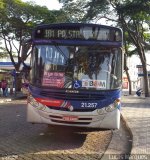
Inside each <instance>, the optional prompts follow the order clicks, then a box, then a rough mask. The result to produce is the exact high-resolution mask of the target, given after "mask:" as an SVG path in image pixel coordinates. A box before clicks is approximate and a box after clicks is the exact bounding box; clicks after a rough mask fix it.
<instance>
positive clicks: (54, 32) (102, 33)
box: [35, 27, 122, 41]
mask: <svg viewBox="0 0 150 160" xmlns="http://www.w3.org/2000/svg"><path fill="white" fill-rule="evenodd" d="M35 38H38V39H66V40H67V39H68V40H106V41H121V38H122V37H121V32H119V30H115V29H111V28H104V27H78V28H71V27H70V28H54V27H53V28H40V29H37V30H36V32H35Z"/></svg>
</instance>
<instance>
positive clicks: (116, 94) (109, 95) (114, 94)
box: [29, 87, 121, 109]
mask: <svg viewBox="0 0 150 160" xmlns="http://www.w3.org/2000/svg"><path fill="white" fill-rule="evenodd" d="M29 88H30V92H31V93H32V96H33V97H34V98H41V99H42V98H43V99H48V98H50V97H45V96H42V95H40V94H39V93H40V91H41V89H38V88H36V89H32V87H29ZM81 92H83V91H81ZM95 93H97V94H100V95H104V97H105V98H103V99H100V100H84V99H83V100H68V99H67V100H66V99H63V100H64V101H66V102H69V103H70V104H71V105H72V106H73V108H74V109H87V108H83V107H81V103H96V104H97V105H96V108H97V109H100V108H103V107H107V106H109V105H110V104H112V103H114V101H115V100H116V99H118V98H120V97H121V90H120V89H118V90H113V91H112V90H111V91H102V92H95ZM53 99H54V98H53ZM54 100H55V99H54ZM56 100H59V99H56ZM89 108H90V107H88V109H89ZM91 108H92V107H91Z"/></svg>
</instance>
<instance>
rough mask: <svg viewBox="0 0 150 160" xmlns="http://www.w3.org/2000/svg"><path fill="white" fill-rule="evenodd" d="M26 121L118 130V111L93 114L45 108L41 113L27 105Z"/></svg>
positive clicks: (95, 112) (94, 112)
mask: <svg viewBox="0 0 150 160" xmlns="http://www.w3.org/2000/svg"><path fill="white" fill-rule="evenodd" d="M27 121H28V122H31V123H45V124H52V125H65V126H75V127H88V128H105V129H119V128H120V110H119V109H118V108H116V109H115V110H113V111H111V112H107V113H104V114H99V113H98V112H97V110H95V111H93V112H68V111H58V110H53V109H49V108H47V109H46V110H44V111H43V110H39V109H37V108H35V107H33V106H32V105H31V104H30V103H28V106H27Z"/></svg>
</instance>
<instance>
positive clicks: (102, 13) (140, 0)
mask: <svg viewBox="0 0 150 160" xmlns="http://www.w3.org/2000/svg"><path fill="white" fill-rule="evenodd" d="M80 1H82V0H78V1H77V2H78V3H80ZM61 2H63V3H64V6H63V8H64V10H65V11H66V12H67V10H68V11H69V10H71V11H72V12H73V11H74V8H76V7H77V6H76V7H75V6H74V7H72V6H71V5H69V4H70V3H72V2H73V0H61ZM81 10H83V11H84V12H82V13H84V15H83V14H82V15H81V16H82V18H81V19H80V21H84V22H85V21H86V22H91V21H99V22H100V20H101V19H102V18H105V19H106V20H109V21H113V22H114V25H115V24H116V25H117V26H119V27H121V28H123V31H124V32H126V33H127V34H128V36H129V39H130V41H131V43H132V45H133V46H134V47H136V50H137V53H138V55H139V57H140V60H141V63H142V66H143V73H144V89H145V96H146V97H149V91H148V72H147V60H146V56H145V48H147V49H149V48H150V45H149V37H150V34H149V33H148V32H146V31H149V25H150V12H149V10H150V0H106V1H99V0H86V1H84V5H83V6H82V8H81ZM79 13H80V12H79ZM126 40H127V39H125V41H126ZM126 51H127V50H126ZM126 54H128V53H126Z"/></svg>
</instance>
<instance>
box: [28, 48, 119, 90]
mask: <svg viewBox="0 0 150 160" xmlns="http://www.w3.org/2000/svg"><path fill="white" fill-rule="evenodd" d="M121 59H122V57H121V50H120V49H116V48H114V49H106V48H102V47H100V46H58V45H57V46H56V45H36V46H34V48H33V54H32V59H31V66H32V70H31V72H30V80H31V83H32V84H33V85H37V86H42V87H55V88H72V89H93V90H106V89H115V88H118V87H120V86H121V70H122V60H121Z"/></svg>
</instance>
